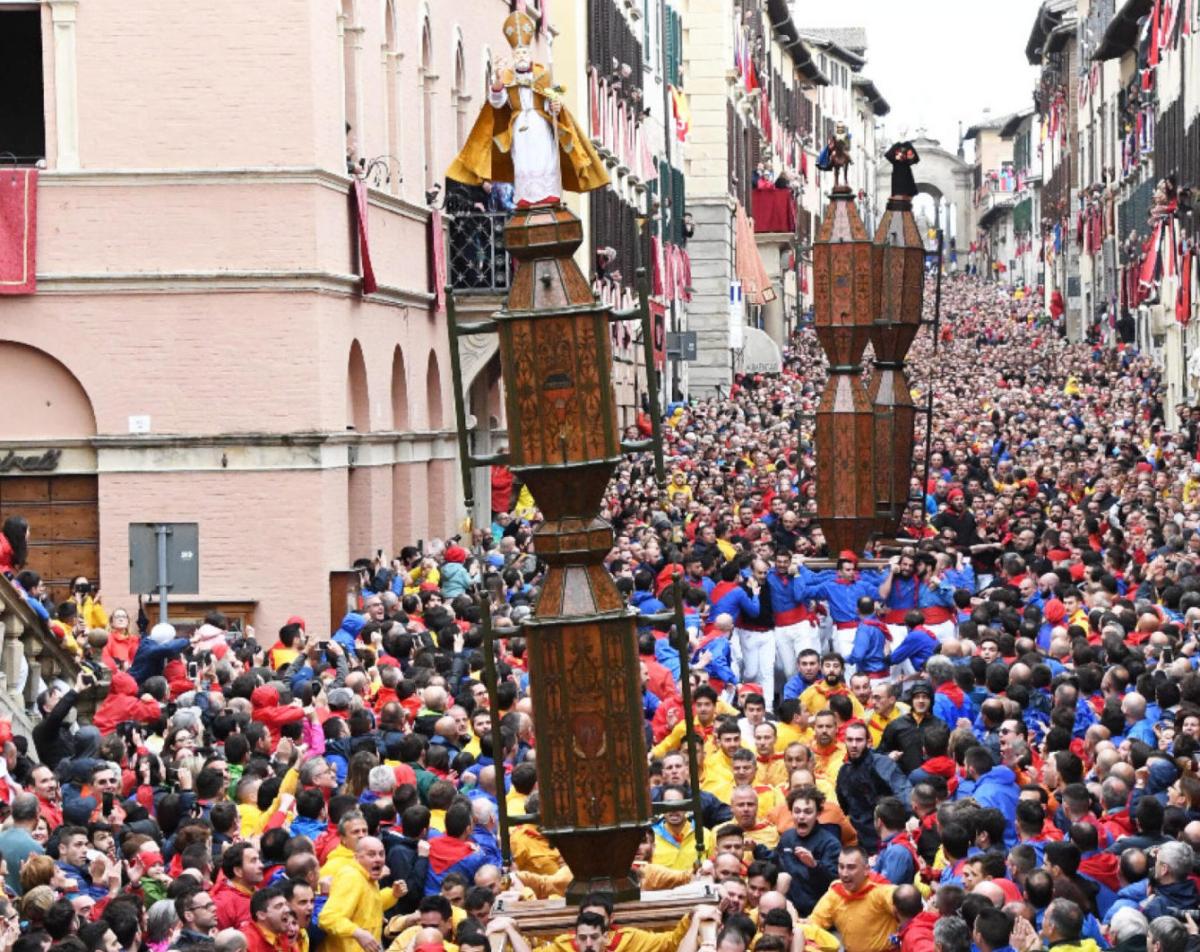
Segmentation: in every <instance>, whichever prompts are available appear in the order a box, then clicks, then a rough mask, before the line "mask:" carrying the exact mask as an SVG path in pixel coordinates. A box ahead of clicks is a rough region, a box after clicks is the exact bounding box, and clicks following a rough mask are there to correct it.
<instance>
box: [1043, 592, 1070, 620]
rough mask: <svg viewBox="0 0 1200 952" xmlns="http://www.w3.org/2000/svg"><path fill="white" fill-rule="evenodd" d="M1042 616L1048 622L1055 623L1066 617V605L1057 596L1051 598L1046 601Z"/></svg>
mask: <svg viewBox="0 0 1200 952" xmlns="http://www.w3.org/2000/svg"><path fill="white" fill-rule="evenodd" d="M1042 617H1043V618H1045V619H1046V621H1048V622H1050V624H1052V625H1057V624H1058V623H1059V622H1060V621H1062V620H1063V619H1064V618H1066V617H1067V606H1066V605H1064V604H1063V603H1062V602H1060V601H1059V600H1058V599H1057V598H1052V599H1050V600H1049V601H1048V602H1046V605H1045V607H1044V608H1043V609H1042Z"/></svg>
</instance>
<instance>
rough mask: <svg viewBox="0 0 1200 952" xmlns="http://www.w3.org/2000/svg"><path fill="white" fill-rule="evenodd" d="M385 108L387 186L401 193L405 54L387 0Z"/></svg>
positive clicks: (393, 12)
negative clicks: (402, 82)
mask: <svg viewBox="0 0 1200 952" xmlns="http://www.w3.org/2000/svg"><path fill="white" fill-rule="evenodd" d="M383 31H384V44H383V108H384V117H383V119H384V128H386V129H387V152H388V154H387V164H388V190H389V191H391V193H392V194H393V195H398V194H399V193H400V183H401V181H403V178H404V176H403V170H402V167H401V164H400V61H401V60H402V59H403V58H404V54H403V53H401V52H400V46H399V44H398V42H397V40H396V5H395V3H393V2H392V0H388V3H387V7H386V9H385V10H384V24H383Z"/></svg>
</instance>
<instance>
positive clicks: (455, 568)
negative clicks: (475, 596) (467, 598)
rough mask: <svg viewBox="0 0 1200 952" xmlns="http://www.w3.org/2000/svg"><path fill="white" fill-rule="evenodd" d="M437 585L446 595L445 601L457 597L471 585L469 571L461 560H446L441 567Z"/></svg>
mask: <svg viewBox="0 0 1200 952" xmlns="http://www.w3.org/2000/svg"><path fill="white" fill-rule="evenodd" d="M438 587H439V588H440V589H441V590H442V594H443V595H445V596H446V601H449V600H450V599H452V598H458V596H459V595H462V594H463V593H464V592H466V590H467V589H468V588H470V587H471V573H470V572H468V571H467V569H466V566H464V565H463V564H462V563H461V562H446V563H444V564H443V565H442V568H441V577H440V580H439V581H438Z"/></svg>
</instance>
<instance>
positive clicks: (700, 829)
mask: <svg viewBox="0 0 1200 952" xmlns="http://www.w3.org/2000/svg"><path fill="white" fill-rule="evenodd" d="M671 593H672V594H673V595H674V596H675V632H674V636H675V648H676V650H677V651H678V652H679V688H680V691H681V693H682V694H683V723H684V731H685V733H684V735H683V743H684V745H685V746H686V747H687V754H688V783H689V785H690V786H691V791H692V825H693V827H695V830H696V856H697V857H700V856H703V855H704V854H705V852H706V850H705V848H704V808H703V806H702V805H701V801H700V761H699V758H698V756H697V753H696V741H697V739H698V738H697V737H696V720H695V714H694V713H693V712H692V677H691V646H690V645H689V644H688V636H687V626H686V625H685V624H684V619H683V581H682V580H681V579H680V577H679V576H678V575H676V576H675V578H674V580H673V581H672V582H671Z"/></svg>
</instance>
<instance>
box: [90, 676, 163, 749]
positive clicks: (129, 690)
mask: <svg viewBox="0 0 1200 952" xmlns="http://www.w3.org/2000/svg"><path fill="white" fill-rule="evenodd" d="M137 692H138V686H137V682H136V681H135V680H133V678H131V677H130V676H129V675H128V674H126V673H125V672H124V671H117V672H116V673H115V674H113V677H112V687H111V688H110V690H109V692H108V697H106V698H105V699H104V700H103V701H102V702H101V704H100V707H99V708H97V710H96V715H95V717H93V718H92V723H93V724H94V725H96V730H98V731H99V732H100V733H101V734H111V733H112V732H113V731H114V730H116V727H117V725H118V724H123V723H124V722H125V721H137V722H139V723H142V724H150V723H152V722H154V721H156V720H158V718H159V717H160V715H161V711H160V709H159V706H158V702H157V701H142V700H139V699H138V693H137Z"/></svg>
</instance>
